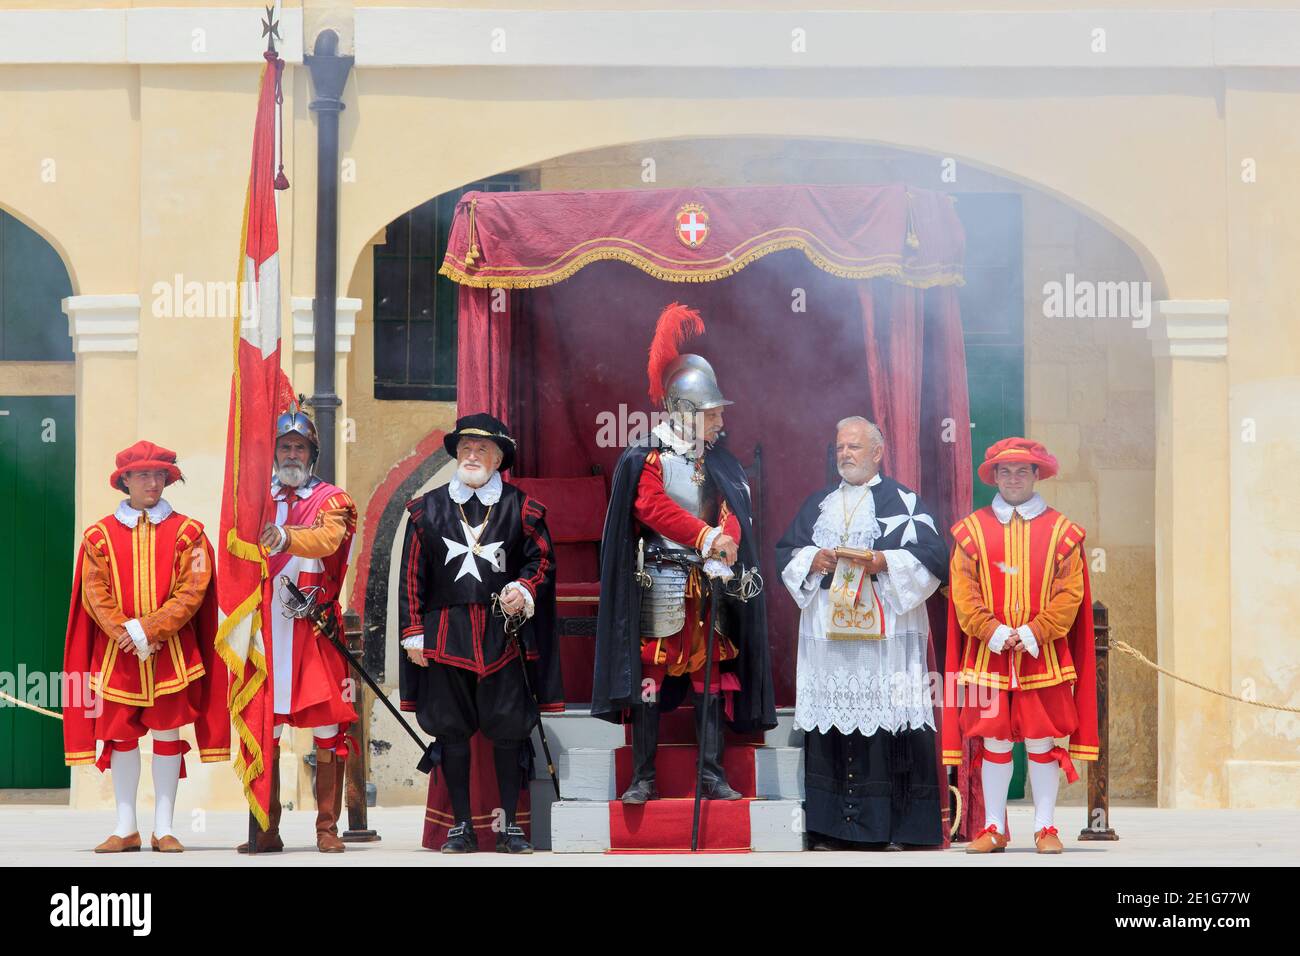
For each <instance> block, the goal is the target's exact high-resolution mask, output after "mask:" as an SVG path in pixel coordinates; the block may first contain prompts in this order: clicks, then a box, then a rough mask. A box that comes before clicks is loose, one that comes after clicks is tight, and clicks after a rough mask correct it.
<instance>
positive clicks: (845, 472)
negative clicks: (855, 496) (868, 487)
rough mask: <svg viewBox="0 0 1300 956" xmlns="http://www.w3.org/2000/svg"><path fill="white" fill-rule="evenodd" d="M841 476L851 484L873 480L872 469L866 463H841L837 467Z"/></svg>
mask: <svg viewBox="0 0 1300 956" xmlns="http://www.w3.org/2000/svg"><path fill="white" fill-rule="evenodd" d="M837 470H838V471H839V473H840V477H841V478H843V479H844V480H845V481H847V482H848V483H849V484H851V485H860V484H862V483H863V482H864V481H870V480H871V469H870V468H869V467H867V466H865V465H859V466H854V465H840V466H839V467H838V469H837Z"/></svg>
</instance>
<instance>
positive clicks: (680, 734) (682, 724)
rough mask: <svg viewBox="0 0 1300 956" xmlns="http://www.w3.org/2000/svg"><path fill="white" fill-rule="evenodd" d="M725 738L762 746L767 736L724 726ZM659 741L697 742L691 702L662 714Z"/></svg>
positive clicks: (627, 729)
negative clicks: (736, 731) (740, 731)
mask: <svg viewBox="0 0 1300 956" xmlns="http://www.w3.org/2000/svg"><path fill="white" fill-rule="evenodd" d="M566 679H567V674H566ZM565 690H566V692H567V690H568V684H565ZM723 739H724V740H725V741H726V742H727V743H728V744H733V743H738V744H757V745H759V746H761V745H762V744H763V742H764V739H765V738H764V736H763V732H762V731H761V730H758V731H754V732H753V733H748V734H738V733H735V732H733V731H731V730H727V729H725V728H724V729H723ZM623 742H624V743H628V744H630V743H631V742H632V725H631V724H630V723H628V724H624V725H623ZM659 743H661V744H693V743H695V708H693V707H691V706H690V705H689V704H683V705H682V706H681V707H678V708H677V709H676V710H670V711H669V712H668V713H666V714H660V715H659ZM732 786H735V784H734V783H733V784H732Z"/></svg>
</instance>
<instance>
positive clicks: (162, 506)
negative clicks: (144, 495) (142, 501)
mask: <svg viewBox="0 0 1300 956" xmlns="http://www.w3.org/2000/svg"><path fill="white" fill-rule="evenodd" d="M171 513H172V506H171V505H170V504H168V503H167V499H166V498H159V499H158V503H157V504H156V505H154V506H153V507H152V508H149V509H147V510H145V511H137V510H136V509H135V508H132V507H131V501H130V499H123V501H122V503H121V504H120V505H118V506H117V510H116V511H114V512H113V517H114V518H116V519H117V520H118V521H120V522H122V524H124V525H126V526H127V527H128V528H134V527H135V526H136V524H138V523H139V521H140V516H141V515H146V516H147V517H148V518H149V523H150V524H162V523H163V522H164V521H166V520H167V518H168V516H169V515H170V514H171Z"/></svg>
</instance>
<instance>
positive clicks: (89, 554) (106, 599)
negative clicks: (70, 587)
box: [81, 541, 127, 641]
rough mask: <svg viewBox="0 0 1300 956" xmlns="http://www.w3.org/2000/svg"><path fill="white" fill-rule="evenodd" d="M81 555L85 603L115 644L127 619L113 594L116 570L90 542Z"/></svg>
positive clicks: (91, 614) (100, 627) (105, 554)
mask: <svg viewBox="0 0 1300 956" xmlns="http://www.w3.org/2000/svg"><path fill="white" fill-rule="evenodd" d="M82 554H83V555H84V557H83V558H82V564H81V598H82V602H83V603H84V604H85V607H86V610H88V611H89V612H90V616H91V617H93V618H94V619H95V623H96V624H98V625H99V629H100V630H102V631H103V632H104V633H105V634H107V635H108V637H109V639H110V640H112V641H116V640H117V639H118V638H119V637H121V635H122V633H123V632H124V631H125V630H126V621H127V617H126V615H125V614H124V613H122V606H121V604H119V603H118V599H117V594H115V593H114V591H113V571H112V569H111V568H110V567H109V561H108V555H107V553H105V552H102V551H100V550H99V548H98V547H96V546H95V544H94V543H92V542H90V541H87V542H86V546H85V548H84V550H83V552H82Z"/></svg>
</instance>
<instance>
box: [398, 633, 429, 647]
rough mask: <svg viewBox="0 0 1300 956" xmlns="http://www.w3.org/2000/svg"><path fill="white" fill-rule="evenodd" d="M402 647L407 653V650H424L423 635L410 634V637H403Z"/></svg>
mask: <svg viewBox="0 0 1300 956" xmlns="http://www.w3.org/2000/svg"><path fill="white" fill-rule="evenodd" d="M402 647H404V648H406V649H407V650H408V651H409V650H416V651H422V650H424V635H423V634H412V635H411V636H410V637H404V638H402Z"/></svg>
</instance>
